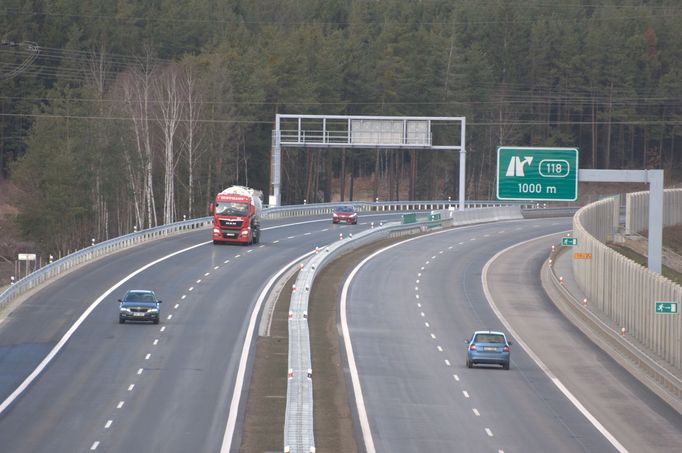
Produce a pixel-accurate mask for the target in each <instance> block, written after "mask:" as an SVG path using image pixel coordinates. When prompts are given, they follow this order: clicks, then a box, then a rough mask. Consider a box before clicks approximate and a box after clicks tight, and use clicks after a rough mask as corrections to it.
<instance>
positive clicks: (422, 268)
mask: <svg viewBox="0 0 682 453" xmlns="http://www.w3.org/2000/svg"><path fill="white" fill-rule="evenodd" d="M421 270H424V266H422V267H421ZM419 275H421V274H419Z"/></svg>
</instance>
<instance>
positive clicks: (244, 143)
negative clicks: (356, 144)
mask: <svg viewBox="0 0 682 453" xmlns="http://www.w3.org/2000/svg"><path fill="white" fill-rule="evenodd" d="M0 39H1V42H0V183H3V182H11V184H12V185H13V187H16V193H17V195H16V196H15V197H14V199H13V201H12V203H13V204H14V205H15V206H17V209H18V213H17V214H16V219H15V220H16V226H17V230H18V231H19V232H20V233H21V234H22V235H23V236H24V237H26V238H31V240H32V241H34V242H35V243H36V244H38V245H39V247H40V248H41V249H42V250H49V251H51V252H52V253H55V255H56V254H57V251H58V252H59V253H60V254H62V253H65V252H66V251H67V250H73V249H75V248H80V247H83V246H85V245H87V244H89V243H90V240H91V238H95V239H96V240H97V241H101V240H105V239H107V238H111V237H115V236H118V235H121V234H126V233H128V232H131V231H132V230H133V228H138V229H141V228H147V227H150V226H155V225H159V224H164V223H169V222H174V221H177V220H178V219H180V220H181V219H182V218H183V217H185V216H186V217H187V218H193V217H199V216H204V215H206V214H207V210H206V207H207V203H208V202H209V201H210V200H211V198H212V197H213V196H214V194H215V193H216V192H218V191H219V190H221V189H222V188H224V187H227V186H229V185H232V184H242V185H248V186H251V187H255V188H258V189H261V190H263V191H264V193H265V195H266V198H265V200H266V201H267V195H268V191H269V183H270V179H269V178H270V174H269V172H270V150H271V138H272V131H273V128H274V119H275V115H276V114H278V113H280V114H318V115H322V114H324V115H404V116H457V117H459V116H464V117H466V119H467V136H466V147H467V151H468V153H467V178H466V179H467V180H466V190H467V198H470V199H493V198H494V197H495V165H496V160H495V159H496V158H495V155H496V154H495V153H496V148H497V146H500V145H508V146H558V147H577V148H578V149H579V151H580V167H581V168H603V169H616V168H617V169H644V168H663V169H665V170H666V174H668V175H671V177H674V175H678V174H679V173H680V167H681V166H682V5H681V4H680V2H679V1H678V0H660V1H653V0H652V1H646V0H571V1H568V2H567V1H563V0H516V1H508V0H421V1H419V0H410V1H407V0H146V1H135V0H118V1H111V0H3V1H2V5H1V6H0ZM458 165H459V159H458V155H457V153H453V152H446V151H429V152H419V153H417V152H414V151H411V150H402V149H401V150H398V149H396V150H391V149H389V150H369V151H362V150H350V149H349V150H339V149H334V150H320V149H309V150H305V149H287V150H284V152H283V172H282V178H283V179H282V202H283V204H296V203H302V202H303V200H306V201H307V202H324V201H331V200H333V199H334V197H336V199H338V198H339V197H342V198H344V199H346V200H348V199H360V196H361V195H358V193H359V192H357V190H356V193H355V194H353V193H350V192H349V190H348V188H349V186H350V187H351V188H352V187H353V185H352V181H353V180H354V178H365V179H369V180H372V181H374V183H373V184H374V188H373V193H372V194H371V195H372V196H377V197H380V198H381V199H384V200H385V199H398V198H400V197H409V198H415V199H444V198H446V197H448V196H452V198H453V199H454V198H456V196H457V190H458V186H459V181H458ZM342 174H343V176H344V178H343V183H341V182H339V177H340V175H342ZM346 176H348V178H350V179H349V182H346ZM408 180H409V184H408ZM668 182H670V181H668ZM339 187H344V190H343V192H342V193H341V194H339V193H338V191H339ZM351 190H352V189H351ZM406 191H407V192H406Z"/></svg>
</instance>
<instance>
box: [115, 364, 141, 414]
mask: <svg viewBox="0 0 682 453" xmlns="http://www.w3.org/2000/svg"><path fill="white" fill-rule="evenodd" d="M138 374H139V373H138ZM125 403H126V402H125V401H119V402H118V405H117V406H116V409H120V408H122V407H123V405H124V404H125Z"/></svg>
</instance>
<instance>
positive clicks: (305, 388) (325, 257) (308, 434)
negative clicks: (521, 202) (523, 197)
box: [284, 205, 523, 453]
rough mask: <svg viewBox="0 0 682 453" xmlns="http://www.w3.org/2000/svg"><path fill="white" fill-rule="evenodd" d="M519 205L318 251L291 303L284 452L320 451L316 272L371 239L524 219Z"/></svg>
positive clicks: (392, 228) (364, 236) (376, 233)
mask: <svg viewBox="0 0 682 453" xmlns="http://www.w3.org/2000/svg"><path fill="white" fill-rule="evenodd" d="M521 218H523V216H522V215H521V208H520V206H518V205H517V206H506V207H498V208H487V209H466V210H464V211H454V210H444V211H440V220H433V221H426V220H425V219H420V220H421V221H419V222H417V223H409V224H401V223H400V222H391V223H387V224H385V225H383V226H378V227H377V228H373V229H369V230H364V231H361V232H359V233H357V234H356V235H354V236H353V237H352V238H346V239H341V240H339V241H337V242H334V243H332V244H330V245H328V246H325V247H322V248H321V249H317V254H316V255H314V256H313V257H312V258H311V259H310V260H309V261H308V262H307V264H305V265H304V266H303V268H302V269H301V271H300V272H299V274H298V276H297V278H296V283H295V285H296V287H295V288H296V290H295V291H294V292H293V293H292V295H291V301H290V305H289V357H288V360H289V366H288V382H287V404H286V413H285V421H284V451H285V452H287V453H310V452H314V451H315V437H314V430H313V383H312V376H313V366H312V360H311V356H310V337H309V330H308V298H309V296H310V290H311V288H312V285H313V282H314V280H315V276H316V275H317V274H318V273H319V272H320V271H321V270H322V269H323V268H324V267H325V266H326V265H327V264H329V263H330V262H331V261H333V260H334V259H335V258H337V257H339V256H340V255H342V254H345V253H348V252H350V251H352V250H355V249H357V248H359V247H362V246H364V245H366V244H368V243H371V242H374V241H377V240H380V239H384V238H387V237H400V236H407V235H413V234H418V233H423V232H427V231H430V230H433V229H435V228H444V227H450V226H455V225H465V224H471V223H482V222H490V221H497V220H507V219H521Z"/></svg>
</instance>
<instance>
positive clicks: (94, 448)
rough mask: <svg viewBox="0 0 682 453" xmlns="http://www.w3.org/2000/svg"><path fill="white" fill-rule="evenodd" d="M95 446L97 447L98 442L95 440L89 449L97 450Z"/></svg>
mask: <svg viewBox="0 0 682 453" xmlns="http://www.w3.org/2000/svg"><path fill="white" fill-rule="evenodd" d="M97 447H99V442H95V443H94V444H92V447H90V450H97Z"/></svg>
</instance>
